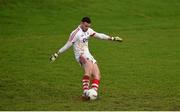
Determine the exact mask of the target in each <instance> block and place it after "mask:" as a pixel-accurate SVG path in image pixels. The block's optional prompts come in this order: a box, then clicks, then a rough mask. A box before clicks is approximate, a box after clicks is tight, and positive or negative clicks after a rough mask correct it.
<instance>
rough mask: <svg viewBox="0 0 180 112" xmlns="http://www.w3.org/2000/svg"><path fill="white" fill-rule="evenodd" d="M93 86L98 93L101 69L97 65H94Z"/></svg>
mask: <svg viewBox="0 0 180 112" xmlns="http://www.w3.org/2000/svg"><path fill="white" fill-rule="evenodd" d="M92 66H93V67H92V76H93V79H92V85H91V88H93V89H95V90H96V91H98V88H99V82H100V78H101V76H100V71H99V67H98V65H97V63H94V64H92Z"/></svg>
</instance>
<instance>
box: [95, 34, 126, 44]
mask: <svg viewBox="0 0 180 112" xmlns="http://www.w3.org/2000/svg"><path fill="white" fill-rule="evenodd" d="M93 36H94V37H95V38H99V39H104V40H112V41H118V42H122V41H123V39H122V38H120V37H111V36H108V35H106V34H103V33H97V32H96V33H94V35H93Z"/></svg>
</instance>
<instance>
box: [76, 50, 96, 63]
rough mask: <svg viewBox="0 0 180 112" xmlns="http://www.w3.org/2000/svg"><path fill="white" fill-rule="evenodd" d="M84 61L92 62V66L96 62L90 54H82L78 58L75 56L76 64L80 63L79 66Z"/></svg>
mask: <svg viewBox="0 0 180 112" xmlns="http://www.w3.org/2000/svg"><path fill="white" fill-rule="evenodd" d="M85 59H86V60H90V61H92V62H93V64H95V63H96V60H95V59H94V57H93V56H92V55H91V54H90V53H84V54H81V55H79V56H76V60H77V62H78V63H80V64H81V65H82V64H84V63H85Z"/></svg>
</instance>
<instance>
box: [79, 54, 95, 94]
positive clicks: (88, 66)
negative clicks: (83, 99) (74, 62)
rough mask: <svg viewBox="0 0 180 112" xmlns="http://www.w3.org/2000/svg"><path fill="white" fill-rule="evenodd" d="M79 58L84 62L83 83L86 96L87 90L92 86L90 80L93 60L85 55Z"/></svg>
mask: <svg viewBox="0 0 180 112" xmlns="http://www.w3.org/2000/svg"><path fill="white" fill-rule="evenodd" d="M79 60H80V63H81V64H82V68H83V69H84V75H83V78H82V84H83V96H86V94H87V91H88V90H89V86H90V80H91V74H92V68H93V66H92V64H91V62H90V61H89V60H87V59H86V58H85V57H83V56H80V57H79Z"/></svg>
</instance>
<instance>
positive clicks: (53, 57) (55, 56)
mask: <svg viewBox="0 0 180 112" xmlns="http://www.w3.org/2000/svg"><path fill="white" fill-rule="evenodd" d="M57 57H58V53H54V54H53V55H51V57H50V61H51V62H54V61H55V60H56V58H57Z"/></svg>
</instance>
